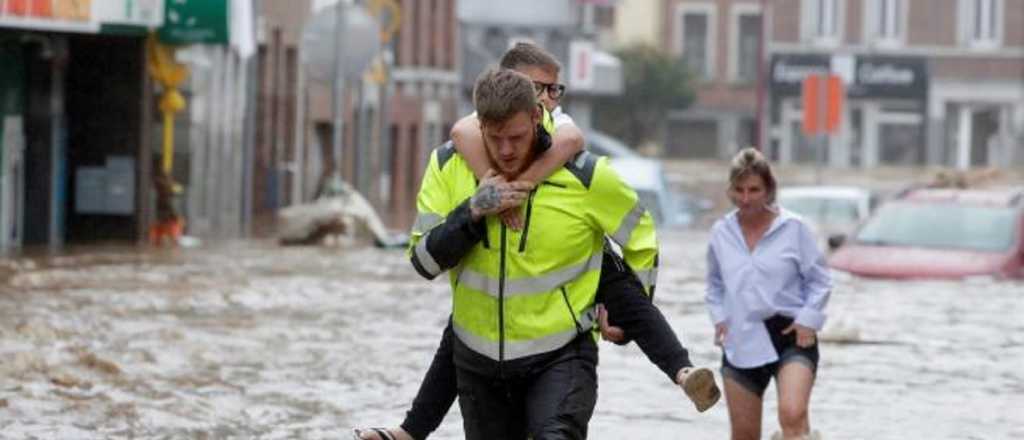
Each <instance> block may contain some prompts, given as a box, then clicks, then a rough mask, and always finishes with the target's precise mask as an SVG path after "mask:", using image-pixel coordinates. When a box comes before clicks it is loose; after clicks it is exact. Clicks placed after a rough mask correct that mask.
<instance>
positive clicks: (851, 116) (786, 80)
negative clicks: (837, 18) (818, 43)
mask: <svg viewBox="0 0 1024 440" xmlns="http://www.w3.org/2000/svg"><path fill="white" fill-rule="evenodd" d="M829 73H831V74H835V75H838V76H839V77H840V78H842V80H843V83H844V85H845V90H846V96H845V100H844V105H843V108H842V113H841V122H840V128H839V131H838V133H837V134H836V135H833V136H830V137H829V139H828V142H827V148H826V151H825V154H824V155H823V157H824V158H825V160H826V162H827V164H828V165H830V166H835V167H859V168H872V167H876V166H879V165H897V166H913V165H922V164H925V163H927V162H929V157H928V148H927V145H928V139H927V133H928V130H927V124H926V118H925V114H926V111H927V108H928V91H929V87H928V65H927V62H926V60H925V59H924V58H919V57H902V56H901V57H892V56H879V55H817V54H776V55H774V56H773V57H772V62H771V71H770V93H771V101H772V112H771V131H770V132H771V135H772V136H771V154H772V155H773V157H774V158H775V159H776V160H779V161H781V162H784V163H813V162H814V161H815V160H816V157H817V155H816V151H815V148H816V145H820V144H817V143H815V142H813V140H812V139H810V138H808V137H806V136H805V135H804V134H803V132H802V130H801V124H802V114H803V109H802V106H801V97H800V93H801V84H802V82H803V79H804V78H805V77H806V76H807V75H810V74H829Z"/></svg>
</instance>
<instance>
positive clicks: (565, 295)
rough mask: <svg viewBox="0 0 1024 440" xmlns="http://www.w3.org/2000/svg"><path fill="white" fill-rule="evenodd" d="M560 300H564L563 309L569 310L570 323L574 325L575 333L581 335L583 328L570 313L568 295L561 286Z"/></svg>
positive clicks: (570, 305)
mask: <svg viewBox="0 0 1024 440" xmlns="http://www.w3.org/2000/svg"><path fill="white" fill-rule="evenodd" d="M562 299H564V300H565V307H566V308H568V309H569V317H570V318H572V323H573V324H575V325H576V333H577V334H579V333H583V326H582V325H580V321H579V320H578V319H576V313H574V312H573V311H572V303H570V302H569V294H568V293H566V292H565V286H562Z"/></svg>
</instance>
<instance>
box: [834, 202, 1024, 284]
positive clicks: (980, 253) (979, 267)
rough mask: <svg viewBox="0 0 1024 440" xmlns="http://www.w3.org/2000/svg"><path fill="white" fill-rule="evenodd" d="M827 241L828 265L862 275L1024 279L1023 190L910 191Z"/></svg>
mask: <svg viewBox="0 0 1024 440" xmlns="http://www.w3.org/2000/svg"><path fill="white" fill-rule="evenodd" d="M829 242H830V245H833V246H838V249H837V250H836V251H835V252H834V253H832V255H830V256H829V259H828V262H829V265H830V266H831V267H832V268H833V269H835V270H840V271H844V272H849V273H852V274H854V275H859V276H865V277H880V278H965V277H972V276H985V275H990V276H995V277H1005V278H1024V188H1007V189H983V190H982V189H934V188H923V189H914V190H910V191H907V192H906V193H905V194H903V195H901V196H899V197H897V198H895V199H894V200H892V201H890V202H888V203H886V204H884V205H882V206H881V207H880V208H879V209H878V210H877V211H876V212H875V213H874V214H873V215H872V216H871V218H869V219H868V220H867V221H866V222H865V223H864V224H863V225H862V226H861V227H860V228H859V229H858V230H857V231H856V232H855V234H854V235H853V236H852V238H851V239H849V240H846V239H844V238H843V237H842V236H835V237H832V238H830V240H829ZM844 242H845V243H844Z"/></svg>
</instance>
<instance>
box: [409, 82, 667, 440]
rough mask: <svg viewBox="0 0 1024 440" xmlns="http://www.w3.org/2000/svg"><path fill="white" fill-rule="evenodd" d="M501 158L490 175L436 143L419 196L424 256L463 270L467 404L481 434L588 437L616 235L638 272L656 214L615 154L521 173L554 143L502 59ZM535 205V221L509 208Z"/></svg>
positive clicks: (494, 134)
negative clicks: (602, 307) (598, 326)
mask: <svg viewBox="0 0 1024 440" xmlns="http://www.w3.org/2000/svg"><path fill="white" fill-rule="evenodd" d="M474 104H475V105H476V110H477V115H478V117H479V118H480V122H481V129H482V131H483V134H484V140H485V146H486V149H487V151H488V154H489V156H490V157H491V160H492V162H493V164H494V166H495V168H496V170H495V172H492V173H490V174H488V176H487V177H485V178H484V179H483V180H481V181H480V182H479V184H478V183H477V181H476V179H475V177H474V175H473V173H472V171H471V170H470V169H469V167H468V166H467V165H466V163H465V161H464V160H463V159H462V157H461V156H459V155H458V154H456V153H455V151H454V149H453V148H451V147H447V148H441V149H438V150H436V151H435V152H434V153H433V155H432V156H431V158H430V162H429V164H428V166H427V170H426V172H425V173H424V178H423V185H422V188H421V190H420V193H419V197H418V199H417V208H418V210H419V214H420V221H419V223H420V225H419V227H417V228H414V234H413V241H412V243H411V259H412V263H413V266H414V267H415V268H416V270H417V271H418V272H419V273H420V274H421V275H423V276H424V277H427V278H431V279H432V278H434V277H436V276H437V275H439V274H441V273H442V272H444V271H445V270H449V271H450V282H451V286H452V290H453V293H454V303H453V304H454V307H453V317H452V327H453V329H454V333H455V335H456V338H455V341H454V342H455V344H454V356H455V364H456V367H457V378H458V379H457V381H458V389H459V401H460V407H461V409H462V413H463V419H464V424H465V429H466V437H467V438H469V439H503V438H509V439H524V438H526V437H527V435H529V436H532V437H533V438H536V439H542V438H543V439H547V438H556V439H560V438H585V437H586V426H587V423H588V421H589V419H590V416H591V414H592V412H593V407H594V404H595V402H596V386H597V383H596V371H595V368H596V363H597V347H596V344H595V334H594V333H593V331H592V329H593V327H594V322H595V319H596V313H595V310H594V295H595V292H596V290H597V284H598V279H599V277H600V268H601V259H602V249H603V246H604V237H605V236H609V237H612V239H613V240H615V241H616V242H617V243H618V244H619V245H620V246H621V247H622V251H623V255H624V257H625V259H626V260H627V262H629V263H630V265H631V266H632V267H633V268H634V269H635V270H636V272H637V273H638V274H640V273H645V271H647V270H649V269H653V268H654V266H655V263H656V260H657V243H656V239H655V231H654V223H653V221H652V219H651V216H650V214H648V213H647V212H646V211H645V210H644V209H643V208H642V207H641V206H640V204H639V203H638V199H637V195H636V193H635V192H634V191H633V190H632V189H630V188H629V187H628V186H627V185H626V184H625V183H623V182H622V180H621V179H620V178H619V176H618V175H617V174H616V173H615V172H614V171H613V170H612V169H611V168H610V167H609V166H608V164H607V160H606V159H604V158H597V157H595V156H593V155H590V154H589V153H586V152H583V153H581V154H580V155H579V156H578V157H577V158H576V159H575V160H574V161H572V162H571V163H569V164H567V165H566V167H565V168H564V169H561V170H559V171H556V172H555V173H554V174H552V175H551V176H550V177H549V178H548V179H547V180H545V181H544V182H542V183H541V184H540V185H539V186H538V187H536V188H530V187H529V185H528V184H523V183H520V182H514V181H510V179H513V178H514V176H516V175H518V173H519V172H521V171H522V170H524V169H525V168H526V167H527V166H528V165H529V164H530V163H531V161H532V160H533V159H534V157H535V155H536V154H537V153H538V152H539V151H540V150H541V149H543V148H545V147H546V146H545V145H544V144H545V141H546V140H547V137H546V136H545V135H544V130H543V128H541V127H540V122H541V120H542V116H543V112H542V110H541V108H540V107H538V105H537V101H536V92H535V89H534V86H533V84H532V82H531V81H530V79H529V78H527V77H525V76H524V75H522V74H520V73H516V72H514V71H511V70H501V69H495V70H489V71H487V72H485V73H484V74H482V75H481V77H480V79H479V80H478V81H477V85H476V89H475V90H474ZM519 204H524V205H525V207H524V212H525V218H524V227H523V229H522V230H521V231H513V230H510V229H507V228H506V227H505V226H504V225H503V224H502V223H501V221H500V220H499V219H497V218H496V217H495V216H493V214H496V213H498V212H500V211H502V210H504V209H507V208H508V207H511V206H517V205H519Z"/></svg>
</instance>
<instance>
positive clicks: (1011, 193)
mask: <svg viewBox="0 0 1024 440" xmlns="http://www.w3.org/2000/svg"><path fill="white" fill-rule="evenodd" d="M900 199H901V200H907V201H912V202H922V203H958V204H964V205H978V206H998V207H1012V206H1019V205H1021V203H1022V202H1024V188H986V189H957V188H921V189H915V190H911V191H908V192H907V193H906V194H904V195H903V196H902V197H900Z"/></svg>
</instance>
